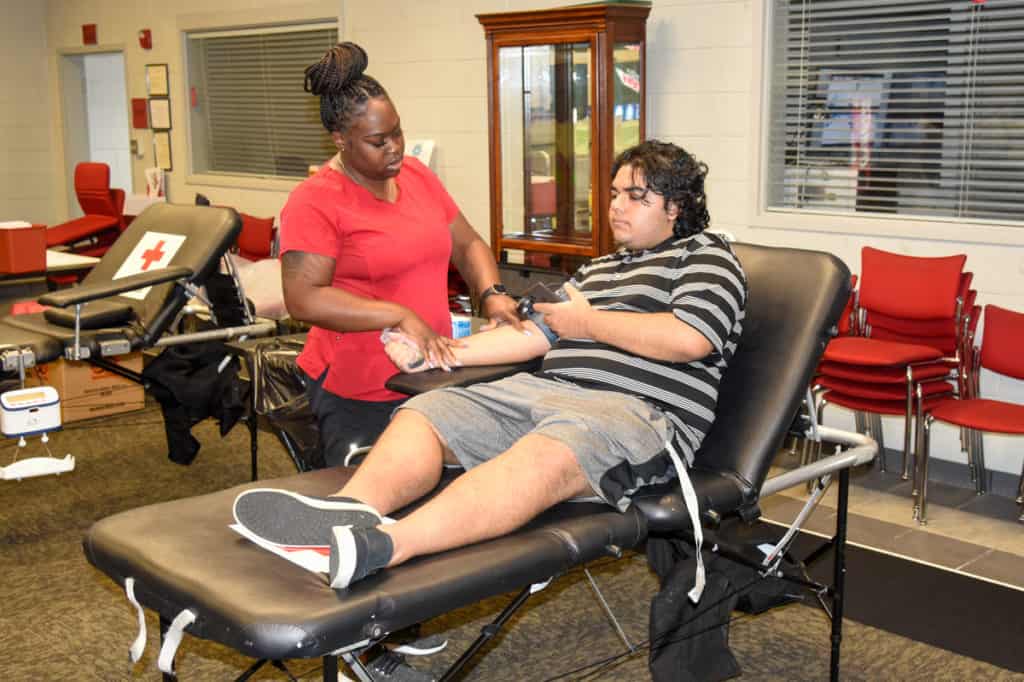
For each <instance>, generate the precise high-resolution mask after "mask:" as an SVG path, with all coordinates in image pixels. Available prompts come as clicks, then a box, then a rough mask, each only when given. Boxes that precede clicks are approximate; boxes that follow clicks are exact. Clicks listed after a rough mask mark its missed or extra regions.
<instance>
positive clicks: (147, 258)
mask: <svg viewBox="0 0 1024 682" xmlns="http://www.w3.org/2000/svg"><path fill="white" fill-rule="evenodd" d="M163 247H164V240H163V239H161V240H160V241H158V242H157V243H156V246H154V247H153V248H152V249H147V250H145V251H143V252H142V269H143V270H149V266H150V265H152V264H153V263H158V262H159V261H160V259H161V258H163V257H164V252H163V250H162V249H163Z"/></svg>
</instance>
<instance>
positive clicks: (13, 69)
mask: <svg viewBox="0 0 1024 682" xmlns="http://www.w3.org/2000/svg"><path fill="white" fill-rule="evenodd" d="M0 16H2V17H3V21H0V220H28V221H31V222H36V223H44V224H52V223H53V222H55V221H56V219H57V216H58V213H61V212H62V211H63V210H66V209H65V204H63V203H62V204H61V205H60V206H57V205H56V204H55V203H54V201H53V190H52V185H53V184H55V182H58V183H59V182H60V178H62V177H63V174H55V173H54V169H53V166H52V163H51V160H52V157H53V145H52V142H51V140H52V138H53V131H54V123H53V118H52V113H51V112H52V103H51V94H50V88H49V87H48V83H49V82H50V81H51V80H53V79H54V74H55V70H54V69H53V68H52V67H51V66H50V60H49V57H50V54H51V48H50V46H49V45H48V44H47V37H46V3H45V2H22V1H21V0H0Z"/></svg>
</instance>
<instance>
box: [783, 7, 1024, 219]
mask: <svg viewBox="0 0 1024 682" xmlns="http://www.w3.org/2000/svg"><path fill="white" fill-rule="evenodd" d="M772 9H773V14H772V23H771V26H770V28H771V29H772V36H771V40H772V43H771V45H772V47H771V50H772V51H771V53H770V54H769V63H770V70H769V73H770V74H771V76H770V77H771V82H770V92H769V103H768V112H769V115H770V123H769V126H768V144H767V150H768V159H767V161H768V165H767V173H766V185H767V186H766V190H767V191H766V196H767V201H768V206H769V208H788V209H793V208H797V209H800V208H803V209H815V210H825V211H843V212H866V213H896V214H911V215H921V216H932V217H935V216H942V217H955V218H970V219H993V220H999V221H1020V220H1024V192H1022V191H1021V190H1022V189H1024V116H1022V114H1024V0H926V1H922V0H917V1H915V0H773V6H772Z"/></svg>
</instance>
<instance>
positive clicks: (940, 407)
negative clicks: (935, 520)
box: [915, 305, 1024, 524]
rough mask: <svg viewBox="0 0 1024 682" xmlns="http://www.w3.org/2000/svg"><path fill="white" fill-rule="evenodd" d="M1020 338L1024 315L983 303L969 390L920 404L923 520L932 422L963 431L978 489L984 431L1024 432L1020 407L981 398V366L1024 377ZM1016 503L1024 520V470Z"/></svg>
mask: <svg viewBox="0 0 1024 682" xmlns="http://www.w3.org/2000/svg"><path fill="white" fill-rule="evenodd" d="M1022 338H1024V314H1022V313H1019V312H1015V311H1013V310H1007V309H1005V308H1000V307H999V306H994V305H987V306H985V329H984V334H983V336H982V340H981V348H977V347H972V348H971V352H970V359H969V362H968V363H967V366H968V367H969V368H970V369H969V370H968V381H967V382H966V383H967V384H968V392H967V394H966V395H965V396H962V397H961V399H960V400H941V401H938V402H935V403H932V404H931V405H927V406H925V407H924V410H923V415H924V418H923V419H922V427H921V457H920V458H918V466H917V468H916V470H915V477H916V478H917V486H916V487H917V489H918V490H919V491H920V492H919V494H918V496H917V505H916V506H915V516H916V517H917V520H918V522H919V523H921V524H925V523H927V522H928V455H929V449H930V446H931V427H932V423H933V422H935V421H941V422H944V423H946V424H953V425H955V426H959V427H961V428H962V429H966V430H967V431H968V433H969V434H970V435H969V436H968V438H967V443H968V451H969V453H970V455H971V457H972V459H973V460H974V462H975V465H976V466H978V467H979V478H980V479H982V481H981V482H979V492H983V490H984V482H983V481H984V469H983V466H984V464H983V463H984V458H985V457H984V447H983V446H984V439H983V436H982V434H984V433H1001V434H1011V435H1024V405H1020V404H1017V403H1010V402H1006V401H1003V400H991V399H986V398H982V397H981V386H980V381H979V377H980V371H981V369H982V368H984V369H987V370H989V371H990V372H995V373H996V374H1001V375H1003V376H1008V377H1012V378H1014V379H1024V353H1021V352H1020V348H1019V345H1020V340H1021V339H1022ZM1017 504H1019V505H1022V510H1021V514H1020V516H1019V517H1018V520H1019V521H1022V522H1024V469H1022V471H1021V478H1020V480H1019V481H1018V483H1017Z"/></svg>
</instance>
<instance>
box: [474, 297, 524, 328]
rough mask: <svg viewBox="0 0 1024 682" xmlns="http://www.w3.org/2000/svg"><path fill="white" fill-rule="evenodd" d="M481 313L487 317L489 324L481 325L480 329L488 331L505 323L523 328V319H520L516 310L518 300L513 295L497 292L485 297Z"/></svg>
mask: <svg viewBox="0 0 1024 682" xmlns="http://www.w3.org/2000/svg"><path fill="white" fill-rule="evenodd" d="M480 314H481V315H482V316H483V317H486V318H487V324H485V325H483V326H482V327H480V331H482V332H483V331H487V330H488V329H494V328H495V327H497V326H499V325H503V324H510V325H512V326H513V327H515V328H516V329H518V330H520V331H522V330H523V321H522V320H520V319H519V313H518V312H516V301H515V299H514V298H512V297H511V296H505V295H501V294H495V295H493V296H488V297H487V298H485V299H484V303H483V305H482V306H481V310H480Z"/></svg>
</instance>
